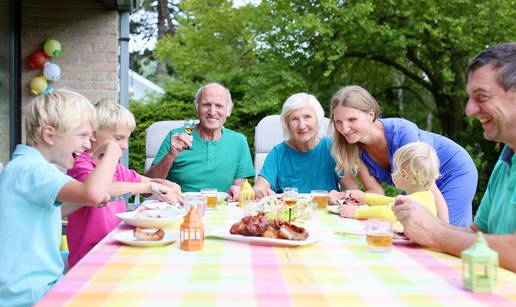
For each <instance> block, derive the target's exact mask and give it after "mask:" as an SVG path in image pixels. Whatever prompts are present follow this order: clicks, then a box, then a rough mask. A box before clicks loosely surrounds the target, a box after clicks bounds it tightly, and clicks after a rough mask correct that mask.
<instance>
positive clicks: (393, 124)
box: [331, 86, 478, 226]
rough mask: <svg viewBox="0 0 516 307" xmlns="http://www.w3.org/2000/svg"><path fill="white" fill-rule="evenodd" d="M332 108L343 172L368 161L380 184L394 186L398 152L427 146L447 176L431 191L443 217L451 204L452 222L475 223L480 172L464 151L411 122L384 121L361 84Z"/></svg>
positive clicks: (344, 90)
mask: <svg viewBox="0 0 516 307" xmlns="http://www.w3.org/2000/svg"><path fill="white" fill-rule="evenodd" d="M331 110H332V115H331V116H332V122H333V124H334V126H335V135H334V139H335V141H334V144H333V154H334V156H335V160H336V161H337V169H338V170H343V171H345V172H346V173H348V174H349V173H350V172H352V171H354V170H355V169H357V168H358V166H359V164H360V163H361V161H363V163H364V164H365V165H366V166H367V168H368V170H369V172H370V174H371V175H372V176H373V177H375V178H376V179H377V180H378V181H379V182H384V183H387V184H391V185H392V184H393V182H392V178H391V173H392V171H393V163H392V159H393V155H394V152H395V151H396V150H397V149H398V148H400V147H401V146H403V145H405V144H408V143H412V142H417V141H421V142H425V143H427V144H429V145H430V146H432V147H433V148H434V149H435V151H436V152H437V155H438V157H439V161H440V162H441V166H440V169H439V172H440V173H441V177H439V178H438V179H437V181H436V183H435V184H434V185H433V186H432V187H431V188H430V191H432V192H433V193H434V196H435V199H436V206H437V213H438V216H439V217H443V218H444V217H445V215H446V213H445V212H444V211H445V209H446V205H447V208H448V214H449V222H450V224H453V225H456V226H469V225H470V224H471V222H472V201H473V197H474V196H475V190H476V188H477V181H478V173H477V169H476V168H475V164H474V163H473V160H472V159H471V157H470V156H469V154H468V153H467V152H466V150H464V148H462V147H461V146H460V145H458V144H457V143H455V142H453V141H452V140H450V139H448V138H446V137H444V136H441V135H438V134H435V133H432V132H428V131H424V130H421V129H419V128H418V127H417V126H416V125H415V124H414V123H412V122H410V121H408V120H405V119H402V118H380V107H379V105H378V103H377V102H376V100H375V99H374V98H373V97H372V96H371V94H369V93H368V92H367V91H366V90H365V89H364V88H362V87H360V86H346V87H343V88H342V89H340V90H339V91H338V92H337V93H336V94H335V95H334V96H333V98H332V101H331ZM343 197H344V196H343ZM444 220H447V219H446V218H444Z"/></svg>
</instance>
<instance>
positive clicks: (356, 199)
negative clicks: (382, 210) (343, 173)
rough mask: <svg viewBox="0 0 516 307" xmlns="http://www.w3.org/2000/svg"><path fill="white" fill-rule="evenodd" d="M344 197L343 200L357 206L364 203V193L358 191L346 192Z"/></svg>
mask: <svg viewBox="0 0 516 307" xmlns="http://www.w3.org/2000/svg"><path fill="white" fill-rule="evenodd" d="M344 196H345V197H344V199H347V200H348V202H351V203H352V204H354V205H358V204H361V203H363V202H364V197H365V193H364V192H362V191H360V190H346V191H344Z"/></svg>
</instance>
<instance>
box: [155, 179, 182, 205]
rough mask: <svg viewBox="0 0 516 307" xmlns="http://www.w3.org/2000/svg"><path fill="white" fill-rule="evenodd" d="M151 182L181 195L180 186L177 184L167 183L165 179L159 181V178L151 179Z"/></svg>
mask: <svg viewBox="0 0 516 307" xmlns="http://www.w3.org/2000/svg"><path fill="white" fill-rule="evenodd" d="M151 182H156V183H159V184H161V185H164V186H167V187H169V188H171V189H172V190H174V191H175V192H176V193H177V194H181V186H179V184H177V183H175V182H172V181H169V180H166V179H160V178H152V179H151ZM181 200H182V198H181Z"/></svg>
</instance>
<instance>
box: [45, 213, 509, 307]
mask: <svg viewBox="0 0 516 307" xmlns="http://www.w3.org/2000/svg"><path fill="white" fill-rule="evenodd" d="M241 214H242V213H241V212H240V211H239V209H238V208H229V207H228V208H226V207H219V208H218V209H217V210H213V211H208V212H207V213H206V215H207V216H206V218H207V221H206V225H205V227H206V232H208V233H209V232H210V231H214V230H218V229H221V228H225V229H229V228H228V227H229V226H230V225H231V224H232V223H233V222H235V221H236V220H238V219H239V218H240V217H241ZM315 219H316V222H315V224H316V225H318V226H319V227H320V228H322V229H325V230H326V231H327V232H328V233H330V234H329V235H328V236H327V237H326V238H325V239H324V240H322V241H320V242H318V243H315V244H312V245H309V246H305V247H296V248H284V247H268V246H259V245H251V244H246V243H240V242H232V241H224V240H219V239H214V238H207V239H206V242H205V247H204V249H203V250H202V251H200V252H185V251H182V250H180V249H179V248H178V244H177V243H174V244H172V245H168V246H164V247H154V248H141V247H140V248H138V247H129V246H122V245H120V244H118V243H116V242H115V241H113V240H112V239H110V238H106V239H105V240H104V241H103V242H102V243H101V244H99V245H98V246H97V247H96V248H95V249H94V250H93V251H92V252H91V253H90V254H88V255H87V256H86V257H85V258H84V259H83V260H82V261H81V262H80V263H79V264H78V265H77V266H76V267H75V268H73V269H72V270H71V271H70V272H69V273H68V274H67V275H66V276H65V277H64V278H63V280H61V281H60V282H59V283H58V284H56V286H55V287H54V288H53V289H52V290H51V291H50V292H49V293H48V294H47V295H46V296H45V297H44V298H43V299H42V300H41V301H40V302H39V303H38V305H39V306H57V305H72V306H75V305H84V306H96V305H100V304H102V305H126V306H132V305H150V306H158V305H174V306H179V305H183V306H239V307H241V306H246V307H247V306H284V307H286V306H305V305H310V306H312V305H334V306H343V305H344V304H350V306H360V305H396V306H402V305H417V306H438V305H456V306H458V305H459V304H461V305H463V306H480V305H493V306H494V305H496V306H509V305H514V304H516V274H514V273H511V272H509V271H506V270H503V269H500V270H499V274H498V276H499V283H498V287H497V288H496V291H495V293H492V294H476V293H471V292H468V291H466V290H464V289H463V288H462V273H461V260H460V259H459V258H456V257H452V256H449V255H445V254H441V253H437V252H434V251H430V250H426V249H422V248H418V247H413V246H401V245H400V246H398V245H396V246H395V247H394V249H393V250H392V252H390V253H387V254H376V253H370V252H368V251H367V249H366V245H365V238H364V237H362V236H357V235H336V234H331V233H332V232H333V231H336V230H338V229H339V228H340V227H341V226H342V223H343V222H344V220H343V219H340V218H339V217H338V216H336V215H330V214H327V213H325V212H322V211H321V212H318V214H317V216H316V217H315ZM126 229H127V228H124V227H122V228H120V229H117V230H115V231H120V230H126Z"/></svg>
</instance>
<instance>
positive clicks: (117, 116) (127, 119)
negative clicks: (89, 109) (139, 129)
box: [94, 99, 136, 132]
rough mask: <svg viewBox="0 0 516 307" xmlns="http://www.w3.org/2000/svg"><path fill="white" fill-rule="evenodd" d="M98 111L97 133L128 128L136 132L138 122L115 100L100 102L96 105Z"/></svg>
mask: <svg viewBox="0 0 516 307" xmlns="http://www.w3.org/2000/svg"><path fill="white" fill-rule="evenodd" d="M94 105H95V110H96V111H97V131H106V130H111V129H116V128H117V127H126V128H128V129H129V130H131V132H132V131H134V129H135V128H136V121H135V119H134V115H133V113H131V111H129V110H127V109H126V108H125V107H123V106H122V105H120V104H118V103H116V102H115V101H113V100H107V99H104V100H100V101H98V102H96V103H95V104H94Z"/></svg>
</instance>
